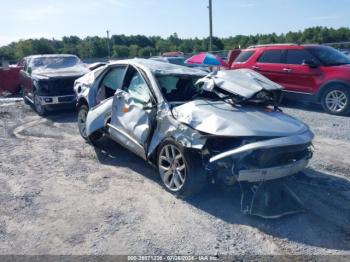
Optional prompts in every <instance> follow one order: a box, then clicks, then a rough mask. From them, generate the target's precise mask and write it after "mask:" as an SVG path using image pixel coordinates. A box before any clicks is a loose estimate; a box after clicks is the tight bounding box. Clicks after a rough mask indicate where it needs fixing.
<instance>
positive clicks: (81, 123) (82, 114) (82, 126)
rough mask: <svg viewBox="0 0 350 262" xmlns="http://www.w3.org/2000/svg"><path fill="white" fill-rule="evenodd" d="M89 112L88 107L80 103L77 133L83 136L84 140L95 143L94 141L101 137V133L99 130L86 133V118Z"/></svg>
mask: <svg viewBox="0 0 350 262" xmlns="http://www.w3.org/2000/svg"><path fill="white" fill-rule="evenodd" d="M88 112H89V108H88V107H87V106H86V105H82V106H80V107H79V109H78V119H77V122H78V129H79V133H80V135H81V137H82V138H84V139H85V140H86V141H88V142H90V143H91V144H93V145H94V144H95V142H96V141H97V140H98V139H100V138H101V137H102V133H101V132H99V131H96V132H94V133H92V134H91V135H89V136H88V135H87V133H86V118H87V115H88Z"/></svg>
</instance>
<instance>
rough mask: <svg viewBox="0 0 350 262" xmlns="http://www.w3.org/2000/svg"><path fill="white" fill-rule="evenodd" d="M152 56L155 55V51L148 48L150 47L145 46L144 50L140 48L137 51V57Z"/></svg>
mask: <svg viewBox="0 0 350 262" xmlns="http://www.w3.org/2000/svg"><path fill="white" fill-rule="evenodd" d="M154 54H155V49H154V48H153V47H150V46H146V47H144V48H141V49H140V50H139V51H138V56H139V57H150V56H152V55H154Z"/></svg>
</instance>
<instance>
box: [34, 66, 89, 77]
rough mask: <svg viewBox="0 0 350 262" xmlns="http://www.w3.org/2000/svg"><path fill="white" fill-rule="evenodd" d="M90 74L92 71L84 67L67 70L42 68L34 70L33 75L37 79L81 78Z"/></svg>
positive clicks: (68, 68)
mask: <svg viewBox="0 0 350 262" xmlns="http://www.w3.org/2000/svg"><path fill="white" fill-rule="evenodd" d="M88 72H90V70H89V69H88V68H86V67H84V66H82V65H81V66H74V67H65V68H56V69H53V68H45V67H40V68H38V69H35V70H33V72H32V74H33V75H35V76H36V77H37V78H44V79H45V78H55V77H79V76H82V75H85V74H86V73H88Z"/></svg>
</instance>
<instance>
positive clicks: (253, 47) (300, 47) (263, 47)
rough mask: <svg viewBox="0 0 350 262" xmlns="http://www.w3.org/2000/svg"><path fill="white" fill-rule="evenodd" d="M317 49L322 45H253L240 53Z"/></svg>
mask: <svg viewBox="0 0 350 262" xmlns="http://www.w3.org/2000/svg"><path fill="white" fill-rule="evenodd" d="M312 46H314V47H317V46H322V45H318V44H303V45H299V44H291V43H288V44H266V45H253V46H249V47H247V48H245V49H242V51H249V50H250V51H254V50H258V49H264V50H265V49H280V50H284V49H304V48H305V47H312Z"/></svg>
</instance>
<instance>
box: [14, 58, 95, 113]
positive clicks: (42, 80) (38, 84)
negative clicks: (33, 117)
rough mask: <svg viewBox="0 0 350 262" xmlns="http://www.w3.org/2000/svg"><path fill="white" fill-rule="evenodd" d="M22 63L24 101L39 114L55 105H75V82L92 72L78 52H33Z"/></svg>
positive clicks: (21, 82)
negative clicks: (68, 53)
mask: <svg viewBox="0 0 350 262" xmlns="http://www.w3.org/2000/svg"><path fill="white" fill-rule="evenodd" d="M20 65H21V66H22V67H23V70H21V80H20V86H21V90H22V94H23V99H24V102H26V103H32V104H33V105H34V108H35V111H36V112H37V113H38V114H39V115H45V114H46V112H47V110H50V109H54V108H61V107H70V106H71V107H72V108H74V106H75V104H76V98H75V93H74V90H73V87H74V81H75V80H76V79H77V78H79V77H81V76H83V75H85V74H86V73H88V72H90V70H89V69H88V68H87V67H86V66H85V64H83V63H82V62H81V60H80V59H79V58H78V57H76V56H75V55H33V56H28V57H25V58H23V59H22V60H21V61H20Z"/></svg>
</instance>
